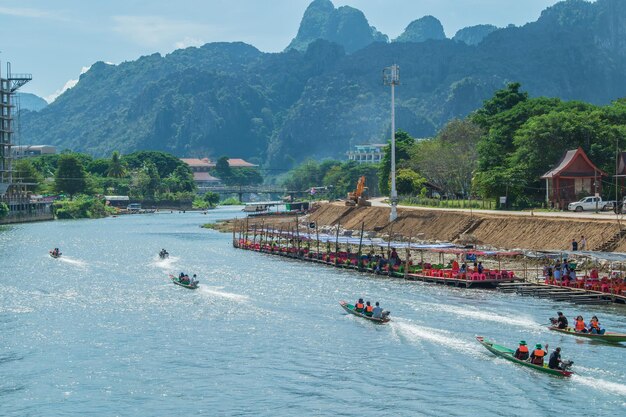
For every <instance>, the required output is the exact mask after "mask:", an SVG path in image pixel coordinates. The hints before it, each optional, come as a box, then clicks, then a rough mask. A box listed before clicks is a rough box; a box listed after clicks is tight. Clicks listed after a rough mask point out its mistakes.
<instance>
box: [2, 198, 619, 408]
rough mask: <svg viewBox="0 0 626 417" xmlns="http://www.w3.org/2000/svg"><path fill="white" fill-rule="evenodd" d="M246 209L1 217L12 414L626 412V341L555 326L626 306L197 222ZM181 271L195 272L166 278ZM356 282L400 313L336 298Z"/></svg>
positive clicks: (613, 314)
mask: <svg viewBox="0 0 626 417" xmlns="http://www.w3.org/2000/svg"><path fill="white" fill-rule="evenodd" d="M238 210H239V209H238V208H224V209H217V210H213V211H211V212H210V213H209V214H208V215H203V214H200V213H187V214H182V213H172V214H170V213H163V214H154V215H137V216H122V217H118V218H107V219H101V220H79V221H55V222H46V223H36V224H24V225H16V226H12V227H7V228H3V229H0V270H1V271H2V276H1V277H0V415H2V416H86V415H93V416H174V415H180V416H194V415H206V416H295V415H301V416H317V415H321V416H329V415H338V416H355V415H358V416H418V415H433V416H474V415H495V416H563V415H570V416H571V415H581V416H582V415H585V416H591V415H620V414H621V415H624V414H625V413H626V361H624V358H625V353H626V350H625V349H624V348H623V347H615V346H610V345H604V344H597V343H592V342H588V341H585V340H579V339H577V338H574V337H570V336H562V335H558V334H552V333H551V332H548V331H547V330H545V326H544V325H545V323H546V322H547V318H548V317H551V316H555V315H556V311H557V310H563V311H564V312H565V314H566V315H567V316H568V317H570V318H571V317H573V316H574V315H575V314H578V313H580V314H583V316H584V317H585V318H588V317H590V316H591V315H592V314H596V313H597V314H598V315H599V316H600V319H601V322H602V323H603V324H604V325H605V326H606V327H608V328H609V329H612V330H617V331H620V330H621V331H626V308H624V307H623V306H622V307H618V306H613V307H611V306H608V307H591V306H590V307H576V306H574V305H571V304H556V303H555V302H553V301H550V300H545V299H534V298H530V297H519V296H517V295H511V294H499V293H496V292H494V291H485V290H466V289H456V288H448V287H442V286H437V285H433V284H424V283H417V282H405V281H402V280H397V279H389V278H376V277H372V276H370V275H360V274H357V273H355V272H349V271H342V270H337V269H334V268H330V267H325V266H319V265H312V264H308V263H301V262H297V261H292V260H287V259H284V258H279V257H275V256H270V255H263V254H257V253H251V252H246V251H242V250H236V249H233V248H232V245H231V236H230V235H229V234H221V233H218V232H215V231H212V230H206V229H201V228H200V227H199V225H200V224H202V223H206V222H210V221H214V220H216V219H219V218H230V217H234V216H237V215H239V216H241V212H240V211H238ZM53 247H59V248H61V251H62V252H63V257H62V258H60V259H57V260H55V259H52V258H50V257H49V256H48V254H47V252H48V250H49V249H50V248H53ZM161 248H166V249H167V250H168V251H169V252H170V254H171V255H172V257H171V258H170V259H169V260H166V261H159V260H158V257H157V256H156V254H157V253H158V251H159V250H160V249H161ZM181 271H184V272H188V273H196V274H198V277H199V279H200V281H201V285H200V288H199V289H198V290H196V291H190V290H187V289H184V288H181V287H178V286H175V285H173V284H172V283H170V282H169V280H168V276H167V274H168V273H173V274H177V273H180V272H181ZM359 296H361V297H364V298H366V299H368V300H372V301H380V302H381V303H382V305H383V306H384V307H385V308H386V309H389V310H391V311H392V317H393V321H392V322H391V323H390V324H389V325H384V326H380V325H375V324H372V323H369V322H365V321H364V320H362V319H359V318H356V317H353V316H349V315H346V314H345V313H344V312H343V310H342V309H341V308H340V307H339V305H338V304H337V302H338V301H339V300H342V299H346V300H348V301H351V302H353V301H354V300H355V299H356V298H357V297H359ZM476 335H484V336H487V337H489V338H493V339H495V340H496V342H499V343H501V344H504V345H507V346H512V347H514V346H515V344H516V343H517V341H519V340H520V339H525V340H526V341H528V343H529V344H530V343H533V344H534V343H537V342H541V343H546V342H549V343H550V346H551V347H556V346H557V345H559V346H561V347H562V348H563V353H564V355H563V356H564V358H571V359H573V360H574V361H575V365H574V368H573V370H574V371H575V372H577V374H578V375H576V376H574V377H573V378H571V379H559V378H555V377H551V376H548V375H544V374H541V373H537V372H535V371H532V370H529V369H525V368H521V367H518V366H516V365H514V364H512V363H509V362H507V361H504V360H502V359H498V358H496V357H494V356H493V355H492V354H491V353H489V352H488V351H487V350H485V349H484V348H483V347H482V346H480V345H479V344H478V343H477V342H476V341H475V336H476Z"/></svg>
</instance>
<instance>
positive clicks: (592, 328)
mask: <svg viewBox="0 0 626 417" xmlns="http://www.w3.org/2000/svg"><path fill="white" fill-rule="evenodd" d="M588 330H589V333H591V334H604V332H605V329H603V328H601V327H600V322H599V321H598V317H597V316H593V317H592V318H591V320H589V329H588Z"/></svg>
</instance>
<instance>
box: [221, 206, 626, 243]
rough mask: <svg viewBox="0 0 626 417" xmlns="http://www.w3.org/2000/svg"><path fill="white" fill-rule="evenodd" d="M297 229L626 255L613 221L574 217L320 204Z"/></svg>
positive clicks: (229, 226) (283, 221)
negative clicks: (577, 247) (394, 213)
mask: <svg viewBox="0 0 626 417" xmlns="http://www.w3.org/2000/svg"><path fill="white" fill-rule="evenodd" d="M237 221H238V222H241V221H247V222H248V225H249V227H255V225H256V226H257V227H261V226H262V225H264V226H266V227H267V226H271V227H276V228H281V227H282V228H284V229H288V228H293V227H295V222H296V218H295V216H286V217H275V216H267V217H263V216H261V217H255V218H249V219H247V220H242V219H239V220H237ZM235 222H236V221H235V220H229V221H226V222H222V223H220V224H219V225H218V226H216V227H215V229H216V230H220V231H224V232H229V231H232V230H233V225H234V224H235ZM298 222H299V223H300V226H301V227H302V226H306V225H308V224H309V223H315V224H316V225H317V227H318V228H319V229H320V230H327V229H330V228H335V227H336V226H337V225H339V227H340V228H341V229H344V230H352V231H357V230H360V229H361V225H363V228H364V230H365V231H366V232H368V233H369V234H370V235H371V236H373V235H375V236H378V237H386V236H388V235H390V234H393V236H394V238H395V239H409V238H411V239H412V240H413V241H428V242H435V241H439V242H455V243H473V244H477V245H479V246H482V247H489V248H498V249H520V248H523V249H529V250H569V249H571V241H572V239H576V240H577V241H580V240H581V236H585V238H586V240H587V248H586V249H587V250H604V251H610V252H626V241H625V240H624V239H623V237H624V236H622V235H623V234H624V233H623V232H621V229H620V226H619V225H618V223H617V222H616V221H615V219H614V218H601V219H588V218H585V219H577V218H574V217H544V216H527V215H525V216H518V215H511V214H508V213H507V214H500V213H498V212H493V213H484V212H482V213H474V212H469V211H441V210H425V209H423V208H420V209H411V208H399V209H398V218H397V220H396V221H395V222H392V223H390V222H389V208H387V207H346V206H344V205H343V203H340V202H336V203H321V204H318V205H317V206H316V207H315V209H314V210H313V212H312V213H310V214H309V215H307V216H304V217H303V216H300V217H298Z"/></svg>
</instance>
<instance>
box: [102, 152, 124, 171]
mask: <svg viewBox="0 0 626 417" xmlns="http://www.w3.org/2000/svg"><path fill="white" fill-rule="evenodd" d="M125 175H126V168H125V167H124V164H123V163H122V161H121V159H120V153H119V152H118V151H114V152H113V155H111V163H110V164H109V169H107V176H109V177H113V178H122V177H124V176H125Z"/></svg>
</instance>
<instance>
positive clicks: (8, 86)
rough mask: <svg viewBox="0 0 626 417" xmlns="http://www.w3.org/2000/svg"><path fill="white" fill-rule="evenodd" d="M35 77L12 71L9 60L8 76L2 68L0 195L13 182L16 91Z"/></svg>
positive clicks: (0, 81)
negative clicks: (3, 73) (12, 148)
mask: <svg viewBox="0 0 626 417" xmlns="http://www.w3.org/2000/svg"><path fill="white" fill-rule="evenodd" d="M32 79H33V76H32V75H31V74H13V73H11V64H10V63H8V62H7V72H6V78H3V77H2V71H1V69H0V197H2V196H4V195H5V194H6V193H7V190H8V188H9V186H10V185H11V183H12V182H13V170H12V164H11V162H12V155H11V146H13V133H14V126H13V118H14V115H15V105H14V104H13V103H14V102H15V92H16V91H17V90H18V89H19V88H20V87H22V86H23V85H24V84H26V83H27V82H29V81H30V80H32Z"/></svg>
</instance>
